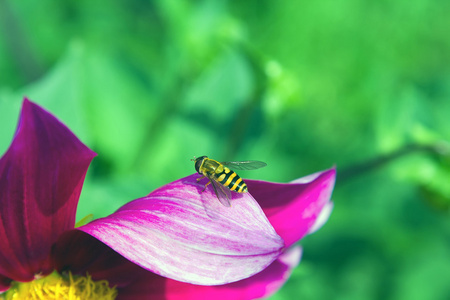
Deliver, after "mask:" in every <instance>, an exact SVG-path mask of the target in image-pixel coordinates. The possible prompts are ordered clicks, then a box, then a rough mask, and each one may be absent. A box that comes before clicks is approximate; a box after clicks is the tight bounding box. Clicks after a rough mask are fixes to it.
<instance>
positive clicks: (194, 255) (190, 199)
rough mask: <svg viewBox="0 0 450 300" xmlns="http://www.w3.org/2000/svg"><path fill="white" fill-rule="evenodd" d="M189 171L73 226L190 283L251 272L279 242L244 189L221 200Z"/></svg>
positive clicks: (133, 258)
mask: <svg viewBox="0 0 450 300" xmlns="http://www.w3.org/2000/svg"><path fill="white" fill-rule="evenodd" d="M198 177H199V175H197V174H196V175H191V176H188V177H186V178H182V179H180V180H177V181H175V182H172V183H170V184H168V185H165V186H163V187H162V188H159V189H158V190H156V191H154V192H152V193H151V194H150V195H148V196H147V197H144V198H141V199H138V200H135V201H132V202H130V203H128V204H126V205H125V206H123V207H122V208H120V209H119V210H118V211H117V212H115V213H114V214H112V215H110V216H109V217H106V218H103V219H99V220H95V221H93V222H91V223H89V224H87V225H85V226H82V227H80V228H78V229H79V230H82V231H84V232H86V233H88V234H90V235H92V236H94V237H96V238H97V239H99V240H100V241H102V242H104V243H105V244H107V245H108V246H110V247H111V248H113V249H114V250H115V251H117V252H118V253H120V254H121V255H123V256H124V257H126V258H127V259H129V260H130V261H132V262H134V263H136V264H137V265H139V266H142V267H143V268H145V269H148V270H150V271H152V272H155V273H157V274H160V275H162V276H165V277H169V278H172V279H175V280H178V281H184V282H189V283H195V284H205V285H216V284H224V283H229V282H233V281H237V280H241V279H243V278H247V277H249V276H252V275H254V274H256V273H258V272H260V271H261V270H263V269H264V268H265V267H267V266H268V265H269V264H270V263H272V262H273V261H274V260H275V259H276V258H277V257H278V256H279V255H280V253H281V251H282V249H283V246H284V243H283V240H282V239H281V238H280V237H279V236H278V235H277V234H276V232H275V230H274V229H273V227H272V226H271V225H270V223H269V222H268V220H267V218H266V216H265V215H264V213H263V211H262V210H261V208H260V207H259V205H258V204H257V203H256V201H255V200H254V199H253V198H252V197H251V196H250V195H249V194H237V193H234V195H233V199H232V202H231V203H232V207H225V206H222V205H221V204H220V203H219V201H218V199H217V198H216V196H215V195H214V193H213V192H212V190H211V189H210V188H208V189H207V190H206V191H205V192H203V193H200V192H201V190H202V189H203V185H202V184H199V183H197V181H196V178H198Z"/></svg>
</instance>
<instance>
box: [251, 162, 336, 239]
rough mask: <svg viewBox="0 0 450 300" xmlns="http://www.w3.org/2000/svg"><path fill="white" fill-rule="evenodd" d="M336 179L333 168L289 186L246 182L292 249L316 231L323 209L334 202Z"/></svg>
mask: <svg viewBox="0 0 450 300" xmlns="http://www.w3.org/2000/svg"><path fill="white" fill-rule="evenodd" d="M335 179H336V170H335V169H334V168H333V169H330V170H326V171H323V172H319V173H316V174H312V175H309V176H307V177H304V178H300V179H297V180H294V181H293V182H291V183H285V184H282V183H272V182H264V181H256V180H246V181H245V182H246V183H247V185H248V190H249V192H250V194H252V196H253V197H254V198H255V199H256V201H258V203H259V205H261V208H262V209H263V211H264V213H265V214H266V216H267V218H268V219H269V222H270V224H272V226H273V227H274V228H275V231H276V232H277V233H278V234H279V235H280V236H281V237H282V238H283V239H284V241H285V243H286V247H289V246H291V245H292V244H294V243H296V242H297V241H299V240H300V239H301V238H302V237H303V236H304V235H305V234H307V233H308V232H309V231H310V230H311V229H313V226H314V224H315V223H316V220H317V218H318V217H319V215H320V213H321V211H322V209H323V208H324V207H325V206H326V205H327V203H329V201H330V197H331V192H332V191H333V187H334V182H335Z"/></svg>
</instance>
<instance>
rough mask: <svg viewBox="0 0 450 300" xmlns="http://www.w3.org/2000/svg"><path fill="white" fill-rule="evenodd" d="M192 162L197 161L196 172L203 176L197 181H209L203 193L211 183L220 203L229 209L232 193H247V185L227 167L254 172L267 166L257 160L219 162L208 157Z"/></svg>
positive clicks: (195, 159)
mask: <svg viewBox="0 0 450 300" xmlns="http://www.w3.org/2000/svg"><path fill="white" fill-rule="evenodd" d="M192 160H193V161H195V170H197V172H198V173H199V174H200V175H202V177H200V178H198V179H197V181H200V180H202V179H203V178H205V177H206V178H208V179H209V182H208V183H207V184H206V185H205V188H204V189H203V190H202V192H203V191H204V190H205V189H206V187H207V186H208V184H210V183H211V185H212V187H213V189H214V193H216V196H217V198H218V199H219V201H220V203H222V204H223V205H224V206H227V207H230V206H231V204H230V199H231V192H230V191H233V192H237V193H246V192H247V185H246V184H245V182H244V181H243V180H242V178H241V177H239V175H238V174H236V172H234V171H232V170H230V169H229V168H227V167H226V166H229V167H231V168H233V169H235V170H254V169H259V168H262V167H265V166H267V164H266V163H265V162H262V161H256V160H248V161H227V162H218V161H216V160H214V159H210V158H208V156H200V157H198V158H195V157H194V159H192Z"/></svg>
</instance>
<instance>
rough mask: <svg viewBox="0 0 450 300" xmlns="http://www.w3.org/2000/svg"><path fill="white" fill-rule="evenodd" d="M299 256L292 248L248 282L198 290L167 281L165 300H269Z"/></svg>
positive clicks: (287, 276)
mask: <svg viewBox="0 0 450 300" xmlns="http://www.w3.org/2000/svg"><path fill="white" fill-rule="evenodd" d="M300 256H301V248H300V247H292V248H291V249H289V250H288V251H287V252H285V253H283V254H282V255H281V256H280V257H279V258H278V259H277V260H276V261H274V262H273V263H272V264H271V265H270V266H269V267H267V268H266V269H264V270H263V271H262V272H260V273H258V274H256V275H254V276H252V277H250V278H247V279H244V280H241V281H238V282H233V283H229V284H225V285H219V286H198V285H192V284H188V283H183V282H178V281H175V280H170V279H167V280H166V285H165V299H167V300H187V299H193V300H194V299H215V300H221V299H224V300H225V299H233V300H251V299H259V298H263V297H264V298H265V297H269V296H271V295H273V294H274V293H275V292H276V291H278V290H279V289H280V288H281V286H282V285H283V284H284V283H285V282H286V280H287V279H288V278H289V276H290V275H291V273H292V270H293V268H294V267H296V266H297V265H298V263H299V261H300ZM125 299H126V298H125ZM149 299H150V298H149Z"/></svg>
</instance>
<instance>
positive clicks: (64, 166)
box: [0, 99, 95, 281]
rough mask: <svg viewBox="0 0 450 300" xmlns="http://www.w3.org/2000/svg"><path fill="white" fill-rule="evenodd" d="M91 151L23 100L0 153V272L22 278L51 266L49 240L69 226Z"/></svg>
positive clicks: (45, 114) (12, 277)
mask: <svg viewBox="0 0 450 300" xmlns="http://www.w3.org/2000/svg"><path fill="white" fill-rule="evenodd" d="M94 156H95V153H94V152H92V151H91V150H89V149H88V148H87V147H86V146H85V145H83V144H82V143H81V142H80V141H79V140H78V139H77V138H76V137H75V135H73V133H72V132H70V130H69V129H68V128H67V127H66V126H64V125H63V124H61V123H60V122H59V121H58V120H57V119H56V118H55V117H53V116H52V115H51V114H50V113H48V112H46V111H45V110H43V109H42V108H40V107H39V106H37V105H36V104H34V103H32V102H30V101H28V100H27V99H25V100H24V102H23V106H22V112H21V115H20V121H19V125H18V128H17V132H16V135H15V137H14V139H13V142H12V144H11V146H10V148H9V149H8V151H7V152H6V153H5V155H4V156H3V157H2V158H1V159H0V190H1V191H2V193H1V194H0V220H1V222H0V240H1V243H0V275H3V276H5V277H7V278H11V279H13V280H19V281H28V280H31V279H33V278H34V275H35V274H47V273H49V272H51V271H52V270H53V266H52V264H51V260H50V257H49V253H50V248H51V245H52V244H53V243H54V242H55V241H56V239H57V237H58V236H59V235H60V234H61V233H62V232H64V231H65V230H67V229H71V228H73V226H74V222H75V210H76V206H77V203H78V198H79V195H80V191H81V187H82V184H83V180H84V177H85V174H86V170H87V168H88V166H89V163H90V162H91V160H92V158H93V157H94Z"/></svg>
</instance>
